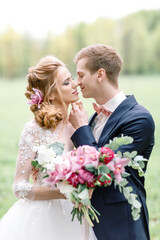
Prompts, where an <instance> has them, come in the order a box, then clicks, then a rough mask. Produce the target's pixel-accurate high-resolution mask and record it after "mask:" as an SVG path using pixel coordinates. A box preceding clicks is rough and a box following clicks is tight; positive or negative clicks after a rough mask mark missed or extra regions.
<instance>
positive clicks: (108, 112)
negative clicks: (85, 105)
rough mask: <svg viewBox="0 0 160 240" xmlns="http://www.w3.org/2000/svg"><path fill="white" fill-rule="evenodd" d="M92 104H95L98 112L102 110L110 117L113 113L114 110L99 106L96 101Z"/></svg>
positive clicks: (94, 106)
mask: <svg viewBox="0 0 160 240" xmlns="http://www.w3.org/2000/svg"><path fill="white" fill-rule="evenodd" d="M92 104H93V108H94V110H95V111H96V112H97V114H99V113H101V112H102V113H103V114H105V115H106V116H107V117H109V116H110V115H111V113H112V112H111V111H110V110H108V109H107V108H106V107H104V106H103V105H101V106H98V105H97V104H96V103H92Z"/></svg>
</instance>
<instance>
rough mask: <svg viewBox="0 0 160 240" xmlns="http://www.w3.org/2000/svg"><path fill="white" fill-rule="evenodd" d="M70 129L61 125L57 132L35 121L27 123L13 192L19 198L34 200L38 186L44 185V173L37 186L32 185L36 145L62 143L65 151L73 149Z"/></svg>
mask: <svg viewBox="0 0 160 240" xmlns="http://www.w3.org/2000/svg"><path fill="white" fill-rule="evenodd" d="M67 129H68V127H67V126H65V125H63V123H60V124H59V125H58V126H57V128H56V129H55V130H53V129H52V130H50V129H49V130H48V129H42V128H41V127H40V126H39V125H38V124H37V123H36V121H35V120H31V121H29V122H28V123H26V125H25V127H24V129H23V131H22V134H21V138H20V142H19V152H18V157H17V165H16V171H15V179H14V184H13V191H14V193H15V195H16V197H18V198H29V199H34V196H35V191H36V185H43V186H44V183H43V181H42V173H39V175H38V180H37V183H36V185H35V184H33V183H30V181H29V179H30V173H31V170H32V166H31V162H32V160H33V159H34V158H35V156H36V153H35V151H34V146H35V145H37V144H38V145H44V144H51V143H54V142H56V141H61V142H63V143H64V144H65V150H66V151H69V150H70V149H72V148H73V145H72V144H71V141H70V135H71V133H69V132H68V130H67Z"/></svg>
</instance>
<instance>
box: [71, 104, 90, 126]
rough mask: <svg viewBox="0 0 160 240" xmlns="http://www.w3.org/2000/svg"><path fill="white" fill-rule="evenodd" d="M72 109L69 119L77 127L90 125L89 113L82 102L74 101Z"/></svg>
mask: <svg viewBox="0 0 160 240" xmlns="http://www.w3.org/2000/svg"><path fill="white" fill-rule="evenodd" d="M71 105H72V109H71V112H70V115H69V121H70V123H71V124H72V126H73V127H74V128H75V129H78V128H80V127H82V126H84V125H88V115H87V112H86V111H85V109H84V108H83V104H82V102H79V103H72V104H71Z"/></svg>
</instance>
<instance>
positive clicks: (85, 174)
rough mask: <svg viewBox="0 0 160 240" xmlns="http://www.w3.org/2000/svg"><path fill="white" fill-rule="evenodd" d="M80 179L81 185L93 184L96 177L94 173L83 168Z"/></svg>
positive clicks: (79, 172) (79, 175) (79, 174)
mask: <svg viewBox="0 0 160 240" xmlns="http://www.w3.org/2000/svg"><path fill="white" fill-rule="evenodd" d="M78 179H79V182H80V183H81V184H85V183H93V182H94V181H95V176H94V174H93V173H91V172H89V171H87V170H86V169H84V168H82V169H80V170H79V171H78Z"/></svg>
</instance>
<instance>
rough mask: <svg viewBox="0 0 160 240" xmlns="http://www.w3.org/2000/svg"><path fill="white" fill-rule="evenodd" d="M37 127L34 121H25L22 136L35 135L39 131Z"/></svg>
mask: <svg viewBox="0 0 160 240" xmlns="http://www.w3.org/2000/svg"><path fill="white" fill-rule="evenodd" d="M39 128H40V127H39V126H38V124H37V122H36V121H35V120H34V119H31V120H29V121H27V122H26V123H25V125H24V127H23V130H22V135H26V134H35V133H37V132H38V131H39Z"/></svg>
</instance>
